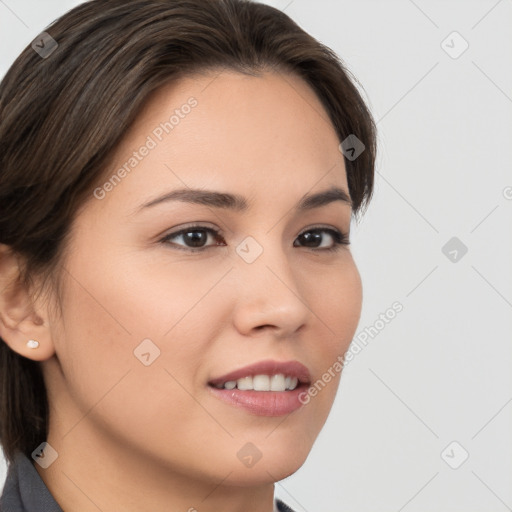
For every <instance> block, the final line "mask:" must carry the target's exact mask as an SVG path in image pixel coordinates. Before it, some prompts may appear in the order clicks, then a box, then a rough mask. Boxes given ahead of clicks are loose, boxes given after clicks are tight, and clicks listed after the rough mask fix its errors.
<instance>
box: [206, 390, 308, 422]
mask: <svg viewBox="0 0 512 512" xmlns="http://www.w3.org/2000/svg"><path fill="white" fill-rule="evenodd" d="M208 387H209V388H210V391H211V392H212V393H213V394H214V395H215V396H216V397H217V398H219V399H220V400H223V401H224V402H226V403H228V404H230V405H233V406H234V407H239V408H241V409H245V410H246V411H248V412H250V413H251V414H256V415H258V416H284V415H285V414H290V413H292V412H293V411H296V410H297V409H300V408H301V407H302V406H303V405H304V404H302V402H301V401H300V400H299V395H300V394H301V393H302V392H304V391H305V390H307V388H308V385H307V384H300V385H299V386H297V387H296V388H295V389H293V390H291V391H253V390H249V391H241V390H239V389H237V388H235V389H219V388H216V387H213V386H208Z"/></svg>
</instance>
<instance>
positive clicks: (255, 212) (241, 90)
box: [0, 70, 362, 512]
mask: <svg viewBox="0 0 512 512" xmlns="http://www.w3.org/2000/svg"><path fill="white" fill-rule="evenodd" d="M190 97H194V98H195V99H196V100H197V105H196V106H195V107H194V108H193V109H191V111H190V113H189V114H187V115H186V116H183V118H180V122H179V124H177V125H176V126H175V127H174V128H173V130H172V131H170V133H169V134H165V135H164V137H163V138H162V141H160V142H158V141H157V142H158V144H157V147H155V148H154V149H152V150H151V151H150V152H149V153H148V155H147V156H146V157H144V158H143V159H142V160H141V161H140V162H139V163H138V164H137V166H136V167H134V168H133V170H131V172H130V173H129V174H127V175H126V176H125V177H124V178H123V179H122V180H121V182H120V183H118V184H116V186H115V187H113V189H112V190H110V191H109V192H108V193H106V194H105V197H104V198H103V199H101V200H100V199H97V198H95V197H94V196H93V195H92V194H91V199H90V200H89V201H88V202H87V203H86V204H85V205H84V206H83V207H82V208H81V209H80V211H79V212H78V214H77V216H76V217H75V219H74V223H73V226H72V237H71V239H70V243H69V246H68V247H67V251H66V253H65V257H64V260H63V272H64V274H63V295H62V303H61V309H62V314H60V313H57V310H56V308H52V307H51V301H45V300H43V299H42V298H40V299H37V300H31V299H30V296H31V295H30V293H28V292H27V291H25V290H18V291H17V292H16V293H7V292H6V291H4V293H3V294H2V304H1V309H0V312H1V322H0V329H1V332H0V334H1V336H2V338H3V339H4V340H6V342H7V343H8V344H9V346H10V347H11V348H12V349H13V350H15V351H16V352H18V353H20V354H22V355H23V356H25V357H28V358H31V359H34V360H39V361H41V364H42V367H43V372H44V378H45V382H46V385H47V389H48V396H49V402H50V408H51V413H50V428H49V436H48V442H49V443H50V445H51V446H52V447H53V448H54V449H55V450H56V451H57V452H58V458H57V460H56V461H55V462H54V463H53V464H52V465H51V466H50V467H49V468H47V469H42V468H41V467H39V466H38V465H37V464H36V469H37V471H38V472H39V474H40V475H41V478H42V479H43V480H44V482H45V483H46V485H47V486H48V488H49V489H50V491H51V492H52V494H53V495H54V496H55V498H56V500H57V501H58V503H59V504H60V506H61V507H62V508H63V510H64V511H65V512H89V511H91V512H92V511H94V512H97V511H98V510H99V509H100V510H103V511H124V512H129V511H132V512H144V511H147V512H164V511H165V512H167V511H170V510H173V511H178V510H182V511H193V510H197V511H198V512H218V511H219V510H222V511H223V512H235V511H236V512H241V511H244V512H271V511H272V502H273V493H274V482H276V481H278V480H281V479H283V478H285V477H287V476H289V475H291V474H292V473H294V472H295V471H296V470H297V469H298V468H299V467H300V466H301V465H302V464H303V463H304V461H305V459H306V457H307V456H308V454H309V452H310V450H311V448H312V446H313V443H314V441H315V439H316V438H317V436H318V434H319V432H320V430H321V428H322V426H323V425H324V423H325V421H326V418H327V415H328V413H329V411H330V409H331V406H332V404H333V401H334V398H335V394H336V390H337V387H338V384H339V378H340V375H339V374H336V377H335V378H333V379H332V380H331V381H330V382H329V383H328V384H327V385H326V386H325V388H324V389H322V390H321V391H320V392H319V393H318V394H317V395H316V396H315V397H313V398H311V400H310V402H309V403H308V404H307V405H304V406H302V407H301V408H300V409H298V410H296V411H294V412H293V413H291V414H290V415H288V416H280V417H265V416H257V415H254V414H251V413H249V412H247V411H246V410H244V409H240V408H237V407H234V406H232V405H229V404H227V403H225V402H223V401H221V400H219V399H218V398H216V397H215V396H213V395H212V394H211V393H210V390H209V388H208V384H207V383H208V381H209V380H210V379H212V378H214V377H218V376H221V375H223V374H226V373H228V372H230V371H233V370H236V369H238V368H241V367H244V366H246V365H249V364H252V363H255V362H258V361H261V360H267V359H274V360H277V361H290V360H297V361H299V362H301V363H303V364H304V365H305V366H306V367H307V368H308V369H309V371H310V373H311V376H312V382H315V381H317V379H320V378H321V377H322V374H323V373H324V372H326V371H327V370H328V368H330V367H332V365H333V364H334V363H335V361H336V360H337V358H338V356H340V355H343V354H344V353H345V352H346V350H347V348H348V346H349V344H350V342H351V340H352V338H353V336H354V333H355V330H356V327H357V324H358V321H359V317H360V313H361V304H362V289H361V280H360V276H359V273H358V270H357V267H356V265H355V262H354V260H353V258H352V255H351V252H350V248H349V246H348V245H338V246H336V244H335V243H334V239H333V237H332V236H331V235H330V234H329V233H328V232H325V231H320V236H319V237H318V243H317V244H316V245H315V244H312V243H311V242H309V243H308V242H304V237H300V236H299V235H301V234H302V233H304V232H307V231H308V229H311V228H318V227H321V228H322V227H323V228H328V229H334V230H337V231H340V232H342V233H347V234H348V233H349V230H350V221H351V214H352V210H351V207H350V204H348V203H346V202H343V201H339V200H337V201H333V202H330V203H329V204H327V205H324V206H321V207H318V208H314V209H311V210H308V211H302V212H297V211H295V206H296V205H297V203H298V202H299V201H300V200H301V199H302V198H303V196H305V195H306V194H312V193H316V192H321V191H324V190H327V189H329V188H330V187H338V188H341V189H342V190H344V191H345V192H346V193H347V195H348V186H347V178H346V171H345V166H344V161H343V155H342V153H341V152H340V151H339V149H338V146H339V142H340V141H339V140H338V138H337V135H336V132H335V130H334V127H333V125H332V124H331V122H330V121H329V117H328V114H327V112H326V111H325V109H324V108H323V106H322V104H321V103H320V101H319V99H318V98H317V96H316V95H315V93H314V92H313V90H312V89H311V88H310V87H309V86H308V85H307V84H306V83H305V82H304V81H302V80H301V79H300V78H299V77H296V76H294V75H290V74H286V75H285V74H281V73H277V72H275V71H267V72H265V73H263V74H262V75H261V76H248V75H243V74H240V73H236V72H232V71H226V70H224V71H222V72H221V73H220V74H219V73H218V72H216V73H212V72H210V73H203V74H196V75H194V76H190V77H188V78H186V79H182V80H180V81H179V82H177V83H174V84H172V85H166V86H164V87H162V88H161V89H159V90H158V91H157V92H156V94H154V96H152V97H151V99H150V101H149V102H148V104H147V106H146V108H145V109H144V111H143V112H142V113H141V114H140V116H139V117H138V119H137V121H136V123H135V124H134V125H133V126H132V127H131V129H130V130H129V132H128V134H127V135H126V136H125V138H124V139H123V141H122V143H121V144H120V146H119V147H118V148H117V151H116V154H115V158H114V160H113V162H112V165H111V167H110V168H109V169H108V172H106V174H105V176H106V178H105V179H104V180H103V182H102V183H104V182H105V181H106V180H108V178H109V177H111V176H112V174H114V173H115V172H116V171H117V170H118V169H119V168H120V167H121V166H122V165H123V164H124V163H125V162H126V161H127V160H128V159H129V158H130V156H131V155H132V154H133V151H137V150H138V149H139V148H140V147H141V146H142V145H143V144H144V143H145V142H146V141H147V137H148V136H149V135H151V134H152V133H153V131H154V130H155V128H156V127H158V126H159V124H160V123H161V122H163V121H165V120H168V119H169V116H170V114H172V112H173V111H174V110H175V109H179V108H180V107H181V106H182V105H184V104H186V103H187V100H188V99H189V98H190ZM153 138H155V137H154V136H153ZM155 140H156V139H155ZM178 188H200V189H208V190H215V191H221V192H226V193H232V194H238V195H241V196H243V197H244V198H245V199H246V201H247V202H248V203H249V208H248V209H247V210H246V211H236V210H231V209H225V208H217V207H213V206H205V205H199V204H192V203H185V202H183V201H164V202H160V203H158V204H156V205H153V206H151V207H147V208H141V205H142V204H144V203H147V202H149V201H151V200H153V199H155V198H157V197H159V196H161V195H163V194H166V193H168V192H171V191H173V190H175V189H178ZM191 224H200V225H201V226H205V228H212V229H216V230H219V231H220V232H221V233H222V234H221V235H219V236H218V237H217V236H216V235H214V234H211V233H210V234H206V232H205V231H204V230H203V231H202V233H203V236H204V242H200V244H199V245H201V244H203V248H201V247H199V249H196V251H197V252H187V251H185V250H182V249H186V248H187V247H188V248H190V247H192V248H193V247H198V245H197V243H196V245H192V244H191V243H190V240H191V239H192V238H191V237H190V235H189V236H188V238H187V237H184V236H176V237H174V238H172V239H167V240H166V241H162V239H163V238H164V237H165V236H167V235H170V234H172V233H175V232H177V231H179V230H180V229H183V228H186V227H189V226H190V225H191ZM195 229H197V228H195ZM196 236H197V235H196ZM200 236H201V235H199V240H201V238H200ZM248 236H251V237H252V238H253V239H254V240H256V241H257V243H258V244H259V246H260V247H261V248H262V249H263V252H262V254H261V255H260V256H259V257H258V258H257V259H256V260H255V261H254V262H252V263H247V262H246V261H245V260H244V259H243V258H242V257H241V256H240V255H239V254H238V252H237V251H236V248H237V246H239V244H241V243H242V242H243V241H244V240H245V239H246V238H247V237H248ZM187 241H188V242H187ZM333 246H334V247H337V248H338V249H337V250H335V251H329V250H327V249H328V248H330V247H333ZM0 261H1V262H2V264H1V266H0V270H1V275H2V280H3V281H2V284H4V283H6V282H7V281H8V278H9V276H13V275H15V269H16V258H14V257H13V256H9V254H8V252H7V251H6V248H5V247H2V258H1V259H0ZM31 338H33V339H36V340H38V341H39V342H40V347H39V348H38V349H30V348H28V347H27V346H26V342H27V340H28V339H31ZM144 339H150V340H151V341H152V343H154V345H155V346H157V347H158V349H159V350H160V356H159V357H157V358H156V359H155V360H154V361H153V362H152V363H151V364H150V365H149V366H145V365H144V364H142V363H141V361H140V360H139V359H138V358H137V357H135V355H134V350H135V349H136V348H137V346H138V345H139V344H140V343H141V342H142V340H144ZM249 442H250V443H253V444H254V445H255V446H256V447H257V449H258V450H259V451H260V452H261V455H262V457H261V459H260V460H259V461H258V462H257V463H256V464H254V465H253V466H252V467H247V466H246V465H245V464H243V463H242V461H241V460H240V459H239V458H238V456H237V452H238V451H239V450H240V449H241V448H242V447H243V446H244V445H246V443H249ZM35 448H36V447H34V449H35Z"/></svg>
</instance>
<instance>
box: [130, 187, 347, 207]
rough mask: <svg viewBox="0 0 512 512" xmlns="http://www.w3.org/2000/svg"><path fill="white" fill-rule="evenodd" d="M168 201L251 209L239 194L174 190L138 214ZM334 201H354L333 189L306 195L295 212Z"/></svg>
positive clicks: (154, 200) (152, 201) (148, 203)
mask: <svg viewBox="0 0 512 512" xmlns="http://www.w3.org/2000/svg"><path fill="white" fill-rule="evenodd" d="M167 201H182V202H185V203H193V204H200V205H204V206H210V207H213V208H223V209H226V210H233V211H238V212H245V211H247V210H248V209H249V203H248V201H247V200H246V199H245V198H244V197H243V196H240V195H238V194H230V193H228V192H217V191H214V190H201V189H192V188H186V189H177V190H173V191H172V192H169V193H167V194H164V195H163V196H160V197H157V198H156V199H152V200H151V201H149V202H147V203H144V204H142V205H141V206H140V207H139V208H137V210H136V212H138V211H140V210H144V209H146V208H150V207H152V206H155V205H157V204H161V203H163V202H167ZM334 201H341V202H342V203H345V204H348V205H349V206H352V200H351V199H350V196H349V194H348V193H347V192H345V190H343V189H341V188H338V187H331V188H329V189H327V190H323V191H321V192H317V193H315V194H306V195H304V196H303V197H302V198H301V199H300V201H299V202H298V204H297V205H296V206H295V210H296V211H306V210H312V209H313V208H320V207H321V206H325V205H327V204H330V203H332V202H334Z"/></svg>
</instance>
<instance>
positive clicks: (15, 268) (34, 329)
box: [0, 244, 55, 361]
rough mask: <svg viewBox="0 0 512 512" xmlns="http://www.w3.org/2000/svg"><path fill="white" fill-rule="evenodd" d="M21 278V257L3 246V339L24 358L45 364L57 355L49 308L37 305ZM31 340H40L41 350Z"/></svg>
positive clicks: (0, 266)
mask: <svg viewBox="0 0 512 512" xmlns="http://www.w3.org/2000/svg"><path fill="white" fill-rule="evenodd" d="M19 275H20V266H19V256H17V255H16V254H15V253H14V252H13V251H12V250H11V249H10V248H9V246H7V245H5V244H0V337H1V338H2V340H3V341H4V342H5V343H6V344H7V345H8V346H9V347H10V348H11V349H12V350H13V351H14V352H17V353H18V354H20V355H21V356H24V357H26V358H28V359H32V360H34V361H44V360H46V359H49V358H50V357H52V356H53V355H54V353H55V350H54V345H53V341H52V339H51V336H50V324H49V316H48V311H47V309H48V308H47V306H45V305H43V303H42V302H41V303H40V304H39V303H37V304H36V303H35V301H34V300H33V299H32V295H31V294H30V290H27V289H25V287H24V286H23V285H22V283H21V281H20V280H19ZM29 340H36V341H38V342H39V346H38V348H30V347H29V346H28V345H27V342H28V341H29Z"/></svg>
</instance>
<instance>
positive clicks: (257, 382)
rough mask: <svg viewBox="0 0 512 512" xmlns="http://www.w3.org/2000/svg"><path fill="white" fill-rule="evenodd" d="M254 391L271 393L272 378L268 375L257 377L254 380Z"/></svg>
mask: <svg viewBox="0 0 512 512" xmlns="http://www.w3.org/2000/svg"><path fill="white" fill-rule="evenodd" d="M252 386H253V388H254V391H270V377H269V376H268V375H255V376H254V377H253V378H252Z"/></svg>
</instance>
